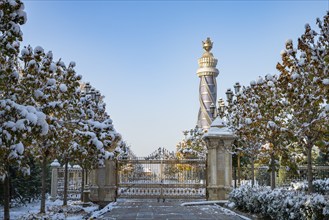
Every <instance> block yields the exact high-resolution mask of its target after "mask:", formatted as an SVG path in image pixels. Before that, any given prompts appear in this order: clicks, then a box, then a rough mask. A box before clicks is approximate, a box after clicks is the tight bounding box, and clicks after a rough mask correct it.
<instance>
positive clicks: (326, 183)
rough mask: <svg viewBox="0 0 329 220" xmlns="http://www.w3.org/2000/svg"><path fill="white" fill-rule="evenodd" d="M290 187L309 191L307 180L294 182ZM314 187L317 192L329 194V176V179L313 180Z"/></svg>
mask: <svg viewBox="0 0 329 220" xmlns="http://www.w3.org/2000/svg"><path fill="white" fill-rule="evenodd" d="M290 187H291V188H292V189H294V190H298V191H307V190H308V185H307V182H306V181H304V182H292V183H291V184H290ZM313 188H314V192H315V193H319V194H329V178H328V179H323V180H322V179H320V180H314V181H313Z"/></svg>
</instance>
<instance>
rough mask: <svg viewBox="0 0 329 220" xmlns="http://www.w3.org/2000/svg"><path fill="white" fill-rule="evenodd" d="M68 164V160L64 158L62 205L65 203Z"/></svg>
mask: <svg viewBox="0 0 329 220" xmlns="http://www.w3.org/2000/svg"><path fill="white" fill-rule="evenodd" d="M68 164H69V161H68V160H67V159H66V160H65V169H64V192H63V193H64V196H63V197H64V198H63V206H66V205H67V182H68V181H67V180H68Z"/></svg>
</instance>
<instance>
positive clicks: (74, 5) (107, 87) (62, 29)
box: [22, 0, 328, 156]
mask: <svg viewBox="0 0 329 220" xmlns="http://www.w3.org/2000/svg"><path fill="white" fill-rule="evenodd" d="M23 2H24V3H25V11H26V12H27V18H28V21H27V24H25V25H24V26H23V27H22V29H23V33H24V42H23V45H28V44H30V45H32V46H33V47H34V46H38V45H39V46H42V47H44V48H45V50H51V51H53V53H54V57H55V58H57V59H58V58H62V59H63V60H64V61H65V62H66V63H69V62H70V61H75V62H76V63H77V67H76V70H77V71H78V73H79V74H81V75H82V76H83V80H84V81H86V82H90V83H91V84H92V85H93V86H94V87H95V88H96V89H98V90H100V91H101V93H102V94H103V95H105V96H106V98H105V102H106V104H107V112H108V113H109V114H110V115H111V118H112V119H113V122H114V126H115V128H116V130H117V131H118V132H120V133H121V134H122V135H123V138H124V139H125V140H126V141H127V143H128V144H130V145H131V146H132V149H133V151H134V152H135V153H136V154H137V155H139V156H146V155H148V154H149V153H151V152H153V151H154V150H155V149H157V148H159V147H165V148H167V149H168V150H175V146H176V144H177V143H178V142H179V141H180V140H181V139H183V134H182V131H183V130H186V129H190V128H194V127H195V125H196V122H197V113H198V109H199V100H198V87H199V79H198V77H197V75H196V70H197V68H198V64H197V59H198V58H200V57H201V56H202V53H203V50H202V44H201V42H202V41H203V40H205V39H206V38H207V37H210V38H211V39H212V40H213V41H214V46H213V50H212V52H213V54H214V56H215V57H216V58H217V59H218V65H217V68H218V69H219V71H220V74H219V76H218V78H217V83H218V95H217V96H218V97H223V98H225V91H226V89H227V88H230V87H232V86H233V84H234V83H235V82H237V81H239V82H240V83H241V84H243V85H247V84H249V82H250V81H251V80H256V79H257V78H258V76H264V75H266V74H269V73H271V74H276V73H277V71H276V69H275V66H276V63H277V62H278V61H280V51H281V50H282V49H283V48H284V43H285V41H286V40H287V39H292V40H293V41H294V42H296V41H297V38H298V37H299V36H300V35H301V34H302V33H303V31H304V25H305V24H306V23H309V24H311V26H312V27H315V20H316V18H317V17H320V18H322V17H323V16H324V14H325V13H326V10H328V1H326V0H323V1H106V0H103V1H79V0H75V1H64V0H63V1H51V0H48V1H37V0H26V1H23Z"/></svg>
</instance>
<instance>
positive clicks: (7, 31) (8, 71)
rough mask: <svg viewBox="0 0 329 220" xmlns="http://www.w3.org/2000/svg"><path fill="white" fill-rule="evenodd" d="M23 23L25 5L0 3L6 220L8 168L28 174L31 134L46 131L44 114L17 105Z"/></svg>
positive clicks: (1, 170) (10, 0)
mask: <svg viewBox="0 0 329 220" xmlns="http://www.w3.org/2000/svg"><path fill="white" fill-rule="evenodd" d="M25 22H26V14H25V12H24V5H23V3H22V2H21V1H19V0H3V1H0V134H1V138H0V176H1V178H0V179H1V181H4V184H3V185H4V198H5V201H4V219H6V220H7V219H9V218H10V216H9V202H10V196H9V190H10V184H9V179H8V178H9V174H8V173H9V168H10V166H15V167H17V168H18V169H19V170H21V171H22V172H23V173H24V174H29V173H30V170H29V167H28V166H26V163H25V162H26V160H25V155H26V147H27V146H29V145H30V144H31V141H32V138H31V137H33V135H41V136H44V135H46V134H47V132H48V124H47V123H46V120H45V119H46V117H45V115H44V114H43V113H42V112H40V111H39V110H38V109H36V108H35V107H33V106H31V105H21V104H18V103H17V85H18V82H19V73H18V72H19V71H18V59H17V57H18V55H19V47H20V42H21V40H22V31H21V29H20V25H22V24H24V23H25Z"/></svg>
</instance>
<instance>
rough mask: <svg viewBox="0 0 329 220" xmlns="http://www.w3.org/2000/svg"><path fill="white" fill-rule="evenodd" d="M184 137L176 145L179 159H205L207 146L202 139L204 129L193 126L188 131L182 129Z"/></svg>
mask: <svg viewBox="0 0 329 220" xmlns="http://www.w3.org/2000/svg"><path fill="white" fill-rule="evenodd" d="M183 133H184V136H185V138H184V139H183V140H182V141H181V142H179V143H178V144H177V146H176V151H177V153H176V154H177V156H178V158H181V159H205V158H206V154H207V146H206V144H205V142H204V141H203V139H202V136H203V135H204V131H203V130H202V129H201V128H198V127H195V128H194V129H191V130H190V131H183Z"/></svg>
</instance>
